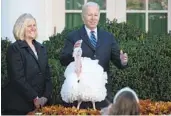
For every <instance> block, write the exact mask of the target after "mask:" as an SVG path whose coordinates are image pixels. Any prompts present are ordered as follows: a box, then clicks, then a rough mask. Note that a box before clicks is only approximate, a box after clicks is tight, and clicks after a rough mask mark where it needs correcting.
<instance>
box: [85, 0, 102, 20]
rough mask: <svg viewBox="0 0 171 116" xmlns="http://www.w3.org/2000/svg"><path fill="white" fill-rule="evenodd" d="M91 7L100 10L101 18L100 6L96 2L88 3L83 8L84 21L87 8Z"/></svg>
mask: <svg viewBox="0 0 171 116" xmlns="http://www.w3.org/2000/svg"><path fill="white" fill-rule="evenodd" d="M89 6H96V7H97V8H98V9H99V16H100V6H99V5H98V4H97V3H96V2H87V3H86V4H84V5H83V7H82V19H84V15H85V14H86V12H87V8H88V7H89Z"/></svg>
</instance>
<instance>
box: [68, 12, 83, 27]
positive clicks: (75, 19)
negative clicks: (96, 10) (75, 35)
mask: <svg viewBox="0 0 171 116" xmlns="http://www.w3.org/2000/svg"><path fill="white" fill-rule="evenodd" d="M65 24H66V25H65V26H66V28H68V29H71V28H73V27H76V26H79V25H82V24H83V21H82V18H81V14H80V13H67V14H66V17H65Z"/></svg>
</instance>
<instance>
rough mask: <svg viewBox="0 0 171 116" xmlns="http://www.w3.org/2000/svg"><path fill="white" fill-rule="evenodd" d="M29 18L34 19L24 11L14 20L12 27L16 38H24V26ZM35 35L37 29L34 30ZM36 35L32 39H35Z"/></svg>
mask: <svg viewBox="0 0 171 116" xmlns="http://www.w3.org/2000/svg"><path fill="white" fill-rule="evenodd" d="M30 20H34V21H35V22H36V19H35V18H34V17H33V16H32V15H31V14H28V13H24V14H22V15H21V16H19V18H18V19H17V20H16V22H15V24H14V27H13V34H14V37H15V39H16V40H24V36H25V35H24V34H25V28H26V27H27V24H28V22H29V21H30ZM36 37H37V30H36ZM36 37H35V38H34V39H36Z"/></svg>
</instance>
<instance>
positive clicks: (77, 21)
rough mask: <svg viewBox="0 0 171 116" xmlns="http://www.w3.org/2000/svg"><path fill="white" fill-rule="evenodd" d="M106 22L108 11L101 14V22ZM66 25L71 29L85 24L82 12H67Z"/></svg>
mask: <svg viewBox="0 0 171 116" xmlns="http://www.w3.org/2000/svg"><path fill="white" fill-rule="evenodd" d="M105 22H106V13H101V14H100V20H99V23H100V24H104V23H105ZM65 24H66V25H65V26H66V28H68V29H71V28H73V27H77V26H80V25H82V24H83V21H82V18H81V14H80V13H66V17H65Z"/></svg>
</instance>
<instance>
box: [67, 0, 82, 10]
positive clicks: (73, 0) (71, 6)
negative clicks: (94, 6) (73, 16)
mask: <svg viewBox="0 0 171 116" xmlns="http://www.w3.org/2000/svg"><path fill="white" fill-rule="evenodd" d="M83 4H84V0H65V9H66V10H81V9H82V5H83Z"/></svg>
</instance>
